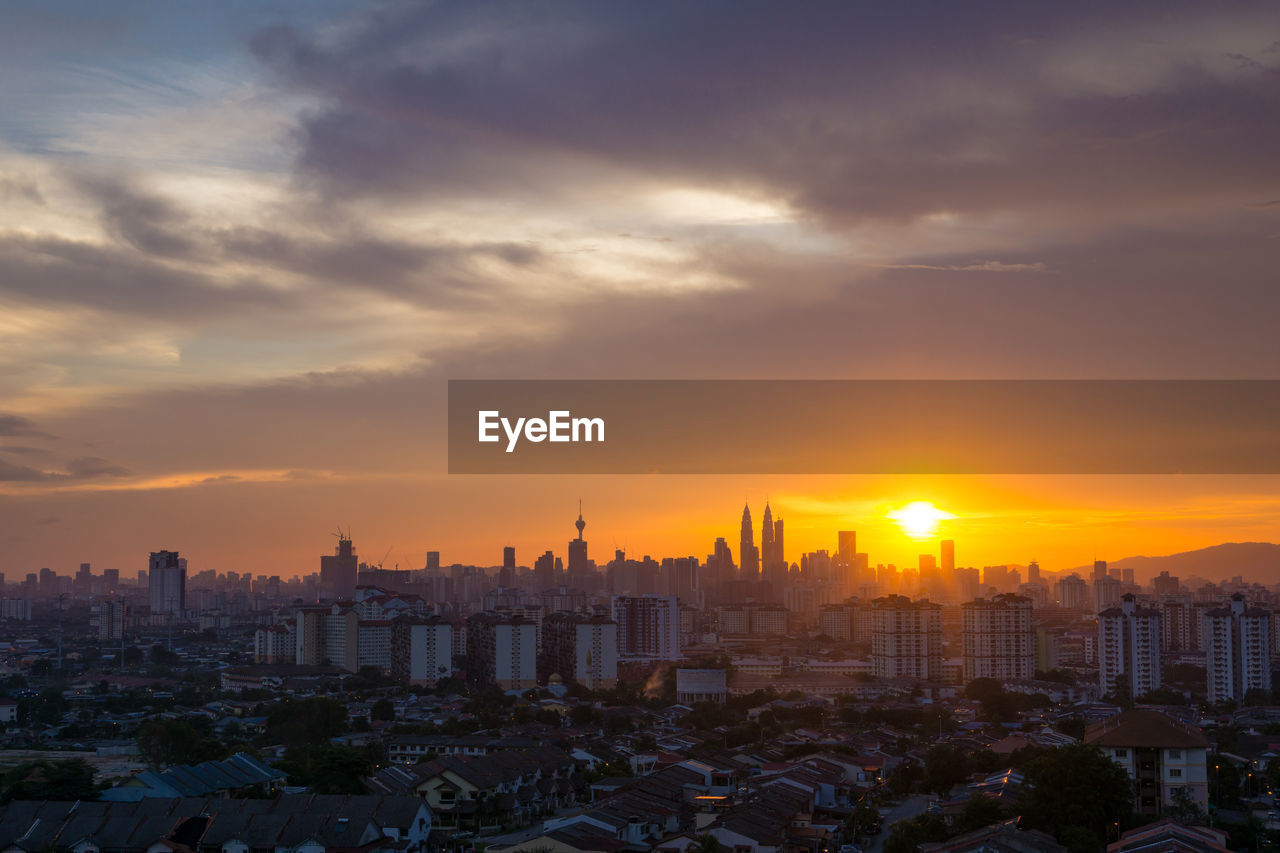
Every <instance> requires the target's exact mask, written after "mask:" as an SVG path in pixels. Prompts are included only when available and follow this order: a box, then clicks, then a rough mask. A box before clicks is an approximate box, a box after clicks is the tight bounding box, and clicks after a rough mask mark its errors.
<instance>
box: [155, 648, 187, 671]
mask: <svg viewBox="0 0 1280 853" xmlns="http://www.w3.org/2000/svg"><path fill="white" fill-rule="evenodd" d="M151 662H152V663H154V664H157V665H158V666H177V665H178V664H180V663H182V658H181V657H179V656H178V653H177V652H171V651H169V650H168V649H166V648H165V647H164V646H162V645H160V644H159V643H156V644H155V645H154V646H152V647H151Z"/></svg>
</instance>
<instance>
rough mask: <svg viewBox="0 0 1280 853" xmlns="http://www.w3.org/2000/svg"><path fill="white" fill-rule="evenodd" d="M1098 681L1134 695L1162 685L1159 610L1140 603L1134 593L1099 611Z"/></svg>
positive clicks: (1107, 690) (1108, 688)
mask: <svg viewBox="0 0 1280 853" xmlns="http://www.w3.org/2000/svg"><path fill="white" fill-rule="evenodd" d="M1098 681H1099V684H1100V685H1101V687H1102V691H1103V693H1111V692H1112V691H1114V690H1116V689H1117V686H1119V687H1120V688H1121V689H1123V690H1126V691H1128V693H1129V695H1130V696H1132V697H1137V696H1142V695H1144V694H1147V693H1150V692H1151V691H1153V690H1157V689H1159V687H1160V611H1159V610H1155V609H1152V608H1145V607H1139V606H1138V602H1137V600H1136V599H1135V598H1134V597H1133V595H1132V594H1128V595H1125V596H1124V597H1123V598H1121V600H1120V606H1119V607H1110V608H1107V609H1106V610H1103V611H1102V612H1101V613H1099V614H1098Z"/></svg>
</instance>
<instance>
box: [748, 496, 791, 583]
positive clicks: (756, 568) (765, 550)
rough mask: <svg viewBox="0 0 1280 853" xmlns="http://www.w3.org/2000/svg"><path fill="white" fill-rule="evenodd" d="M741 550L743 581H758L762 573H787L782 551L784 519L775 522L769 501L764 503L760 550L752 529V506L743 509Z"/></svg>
mask: <svg viewBox="0 0 1280 853" xmlns="http://www.w3.org/2000/svg"><path fill="white" fill-rule="evenodd" d="M739 548H740V550H739V552H738V558H739V560H740V562H741V578H742V580H758V579H759V578H760V575H761V573H762V571H763V573H765V574H770V573H772V572H774V571H777V570H778V569H781V570H782V571H786V568H787V560H786V557H784V556H783V550H782V519H781V518H779V519H778V520H777V521H774V520H773V512H772V511H771V510H770V509H769V502H768V501H767V500H766V501H765V503H764V520H763V521H762V522H761V524H760V546H759V547H758V548H757V547H756V542H755V533H754V531H753V530H752V527H751V506H750V505H749V504H748V505H745V506H743V507H742V542H741V543H740V545H739Z"/></svg>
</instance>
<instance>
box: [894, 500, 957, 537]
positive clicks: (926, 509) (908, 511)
mask: <svg viewBox="0 0 1280 853" xmlns="http://www.w3.org/2000/svg"><path fill="white" fill-rule="evenodd" d="M888 516H889V518H892V519H893V520H894V521H896V522H898V526H899V527H901V528H902V532H903V533H905V534H907V536H910V537H911V538H912V539H931V538H933V537H934V536H935V535H937V533H938V526H939V525H940V524H941V523H942V522H943V521H944V520H946V519H948V518H955V515H953V514H952V513H949V512H947V511H946V510H942V509H938V508H937V507H936V506H934V505H933V504H932V503H930V502H929V501H912V502H911V503H909V504H907V505H906V506H902V507H899V508H897V509H892V510H889V512H888Z"/></svg>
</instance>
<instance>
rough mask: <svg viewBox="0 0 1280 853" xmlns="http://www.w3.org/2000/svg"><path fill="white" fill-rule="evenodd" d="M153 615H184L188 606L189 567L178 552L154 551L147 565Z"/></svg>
mask: <svg viewBox="0 0 1280 853" xmlns="http://www.w3.org/2000/svg"><path fill="white" fill-rule="evenodd" d="M147 592H148V601H149V603H150V605H151V613H152V614H153V615H154V614H157V613H169V614H174V613H178V614H180V613H182V612H183V611H184V610H185V609H186V606H187V566H186V561H185V560H183V559H182V558H181V557H179V556H178V552H177V551H153V552H151V557H150V559H149V560H148V563H147Z"/></svg>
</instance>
